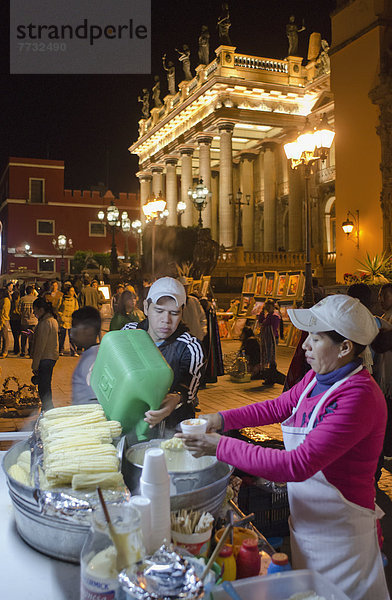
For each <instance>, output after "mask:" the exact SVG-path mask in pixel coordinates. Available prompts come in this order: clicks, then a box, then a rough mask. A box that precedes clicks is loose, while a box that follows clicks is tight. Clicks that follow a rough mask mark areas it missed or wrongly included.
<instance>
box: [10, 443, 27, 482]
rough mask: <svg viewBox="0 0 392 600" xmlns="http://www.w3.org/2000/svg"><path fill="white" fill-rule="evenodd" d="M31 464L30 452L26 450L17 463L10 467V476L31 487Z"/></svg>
mask: <svg viewBox="0 0 392 600" xmlns="http://www.w3.org/2000/svg"><path fill="white" fill-rule="evenodd" d="M30 463H31V458H30V452H29V450H25V451H24V452H22V453H21V454H19V456H18V460H17V461H16V463H15V464H14V465H11V466H10V468H9V469H8V474H9V475H10V477H12V478H13V479H16V481H19V483H23V485H31V476H30Z"/></svg>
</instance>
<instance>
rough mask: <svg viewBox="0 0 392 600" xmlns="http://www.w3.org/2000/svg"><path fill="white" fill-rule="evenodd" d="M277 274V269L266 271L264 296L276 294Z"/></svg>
mask: <svg viewBox="0 0 392 600" xmlns="http://www.w3.org/2000/svg"><path fill="white" fill-rule="evenodd" d="M277 275H278V274H277V272H276V271H264V283H263V290H262V291H263V296H273V295H274V290H275V281H276V279H277Z"/></svg>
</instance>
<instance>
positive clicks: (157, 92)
mask: <svg viewBox="0 0 392 600" xmlns="http://www.w3.org/2000/svg"><path fill="white" fill-rule="evenodd" d="M154 81H155V84H154V85H153V88H152V98H153V100H154V108H161V106H162V100H161V82H160V81H159V75H155V77H154Z"/></svg>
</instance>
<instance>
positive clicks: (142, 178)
mask: <svg viewBox="0 0 392 600" xmlns="http://www.w3.org/2000/svg"><path fill="white" fill-rule="evenodd" d="M136 177H137V178H138V179H139V182H140V220H141V222H142V224H143V226H144V225H145V223H146V217H145V216H144V212H143V205H144V204H146V202H147V200H148V199H149V197H150V196H151V179H152V175H151V173H149V172H148V171H139V172H138V173H136Z"/></svg>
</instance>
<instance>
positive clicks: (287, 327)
mask: <svg viewBox="0 0 392 600" xmlns="http://www.w3.org/2000/svg"><path fill="white" fill-rule="evenodd" d="M293 327H294V325H292V323H291V322H290V321H283V340H279V343H281V344H282V345H283V346H288V345H289V341H290V337H291V334H292V329H293Z"/></svg>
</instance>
